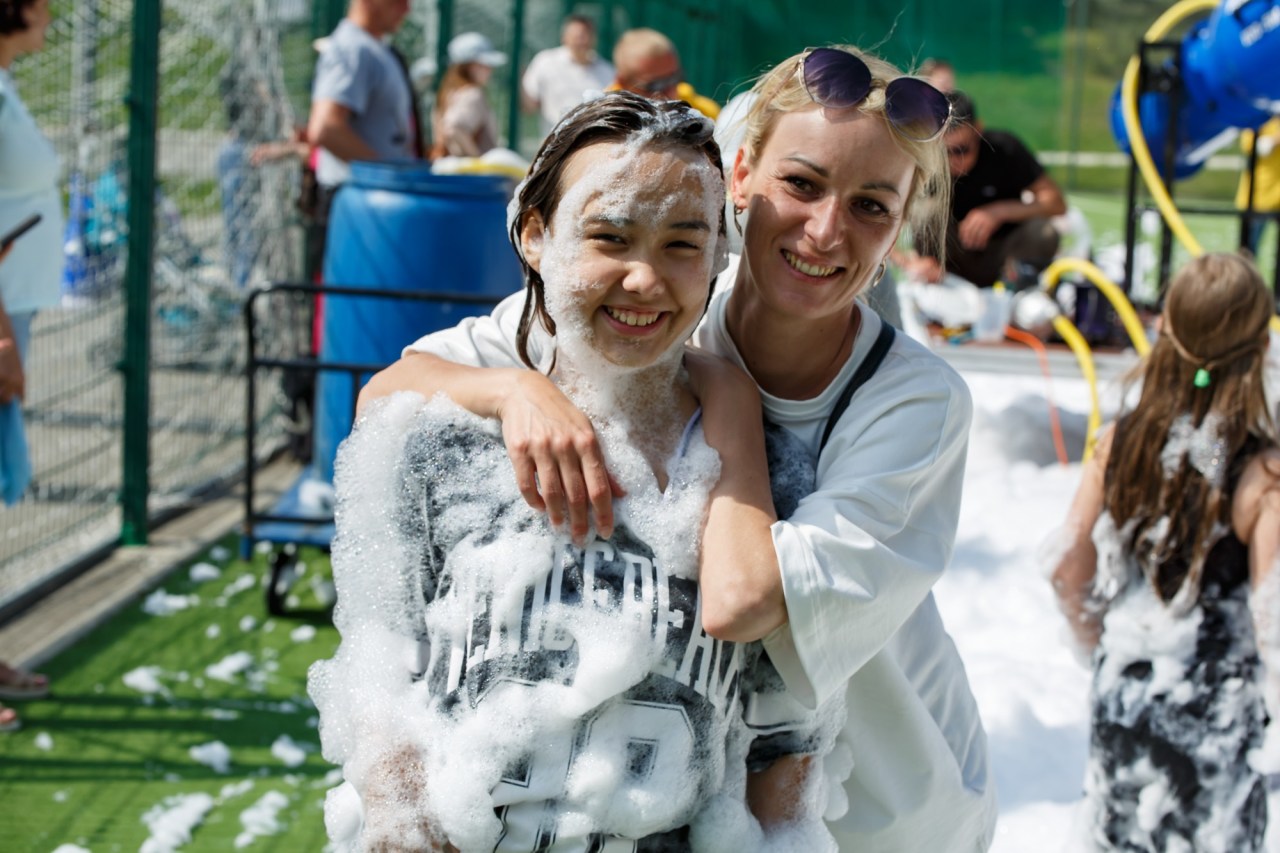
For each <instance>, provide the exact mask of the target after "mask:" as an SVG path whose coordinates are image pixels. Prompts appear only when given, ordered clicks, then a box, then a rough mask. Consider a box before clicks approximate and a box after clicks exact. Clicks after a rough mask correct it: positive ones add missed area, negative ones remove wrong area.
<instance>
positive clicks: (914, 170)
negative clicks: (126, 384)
mask: <svg viewBox="0 0 1280 853" xmlns="http://www.w3.org/2000/svg"><path fill="white" fill-rule="evenodd" d="M859 68H861V70H859ZM810 71H815V72H820V73H815V74H814V75H812V76H810V75H809V72H810ZM859 75H861V76H859ZM860 82H862V83H865V84H866V85H865V87H864V88H863V89H862V90H859V89H854V88H853V84H855V83H860ZM820 84H821V85H820ZM846 84H848V85H846ZM924 85H925V84H923V83H922V82H920V81H915V80H911V79H910V78H905V77H904V76H903V75H902V74H901V73H900V72H899V71H898V70H897V69H895V68H894V67H893V66H891V65H889V64H888V63H885V62H883V61H880V60H878V59H876V58H875V57H872V56H869V55H868V54H866V53H863V52H860V51H858V50H857V49H855V48H849V47H841V48H836V49H825V50H821V51H819V50H815V51H806V52H805V53H803V54H799V55H796V56H793V57H791V58H789V59H787V60H785V61H783V62H782V63H780V64H779V65H778V66H777V67H776V68H774V69H773V70H772V71H770V72H769V73H767V74H766V75H764V77H762V78H761V79H760V80H759V81H757V83H756V84H755V86H754V89H753V91H754V92H755V94H756V97H755V99H754V104H753V105H752V108H751V111H750V113H749V115H748V118H747V127H746V133H745V141H744V145H743V147H742V149H741V151H740V152H739V155H738V157H737V159H736V161H735V163H734V164H733V168H732V171H731V180H732V183H731V200H732V202H733V204H734V207H735V209H736V210H739V211H742V212H744V213H745V214H746V217H745V223H744V229H745V230H744V233H743V244H744V249H743V253H742V256H741V259H740V261H739V262H738V263H737V264H736V266H735V265H733V264H732V263H731V265H730V268H729V269H727V270H726V271H725V272H724V273H723V274H722V275H721V276H720V279H719V280H718V282H717V287H716V293H715V295H714V297H713V298H712V302H711V306H710V308H709V309H708V312H707V316H706V317H705V318H704V320H703V321H702V323H701V325H700V327H699V329H698V332H697V333H696V334H695V336H694V342H695V343H696V344H698V345H699V346H701V347H705V348H706V349H708V350H710V351H711V352H713V353H717V354H720V355H723V356H725V357H726V358H728V359H729V360H730V361H732V362H734V363H735V364H736V365H738V366H739V367H741V368H743V369H745V370H746V371H747V373H748V374H750V377H751V378H752V379H754V383H751V382H750V381H744V378H743V377H741V376H733V375H723V376H720V377H719V378H718V379H717V380H716V381H717V384H718V385H719V386H720V387H722V388H724V389H725V390H726V391H731V392H732V394H725V395H724V396H722V397H718V398H717V399H716V400H713V401H711V402H707V401H704V412H703V427H704V429H705V431H706V435H707V439H708V441H709V443H711V445H712V446H713V447H715V448H716V449H717V450H718V451H719V453H720V454H721V457H722V459H723V460H724V464H723V466H722V476H721V478H720V480H719V482H718V483H717V485H716V488H715V490H714V491H713V493H712V494H713V497H712V503H711V512H710V514H709V518H708V521H707V525H706V529H705V533H704V538H703V551H702V574H701V584H702V590H703V608H704V609H703V624H704V625H706V626H707V629H708V631H709V632H710V633H711V634H712V635H714V636H717V637H721V638H725V639H734V640H753V639H760V638H763V640H764V644H765V648H766V649H767V650H768V652H769V656H770V658H771V660H772V661H773V663H774V665H775V666H777V668H778V670H779V671H780V672H781V674H782V676H783V678H784V679H785V681H786V684H787V686H788V688H790V690H791V691H793V693H795V694H796V695H798V696H801V697H803V699H804V700H806V701H808V702H810V703H815V704H816V703H820V702H822V701H824V700H826V699H827V698H828V697H831V696H833V695H837V694H843V695H845V697H846V701H847V704H848V711H849V713H848V722H847V724H846V726H845V727H844V729H843V730H842V732H841V735H840V740H839V743H838V744H837V750H836V752H834V753H833V755H832V759H833V760H830V761H828V770H829V772H831V773H833V774H834V775H837V776H843V777H847V778H846V780H845V782H844V786H843V791H844V794H845V796H846V798H847V805H846V804H841V803H836V802H833V803H832V805H831V806H830V807H829V809H828V814H827V818H828V826H829V827H830V828H831V831H832V833H833V834H834V835H835V837H836V838H837V840H838V841H839V843H840V847H841V849H842V850H849V851H859V852H860V853H862V851H903V850H913V851H914V850H946V851H957V853H968V851H976V850H984V849H986V847H987V846H988V845H989V844H990V839H991V836H992V832H993V830H994V825H995V815H996V810H995V801H994V786H993V785H992V784H991V780H990V778H989V776H988V769H987V752H986V738H985V734H984V732H983V730H982V725H981V722H980V720H979V717H978V711H977V706H976V703H975V702H974V699H973V696H972V694H971V692H970V689H969V685H968V681H967V678H966V676H965V673H964V668H963V665H962V663H961V661H960V658H959V655H958V653H957V652H956V649H955V646H954V644H953V643H952V641H951V639H950V637H948V636H947V633H946V631H945V629H944V628H943V625H942V621H941V618H940V617H939V614H938V611H937V608H936V606H935V604H934V601H933V598H932V595H931V592H930V590H931V587H932V586H933V584H934V582H935V581H936V580H937V579H938V578H939V576H940V575H941V573H942V571H943V570H944V568H945V566H946V564H947V561H948V560H949V559H950V557H951V552H952V548H953V546H954V542H955V531H956V523H957V518H958V513H959V504H960V493H961V484H962V480H963V476H964V462H965V453H966V449H967V442H968V431H969V422H970V418H971V414H972V405H971V402H970V399H969V393H968V389H967V387H966V386H965V384H964V382H963V380H962V379H961V378H960V377H959V376H958V375H957V374H956V373H955V372H954V371H953V370H952V369H951V368H949V367H948V366H947V365H946V364H945V363H944V362H943V361H942V360H941V359H939V358H937V357H936V356H934V355H933V354H932V353H930V352H929V351H928V350H927V349H925V348H924V347H922V346H919V345H918V344H916V343H915V342H913V341H911V340H910V339H909V338H907V337H906V336H905V335H898V336H897V337H896V338H895V339H894V340H893V343H892V346H891V347H890V348H889V350H888V353H887V355H886V356H885V358H884V360H883V362H882V363H881V364H880V366H879V368H878V369H877V370H876V371H875V373H874V374H873V375H872V376H871V377H870V379H868V380H867V382H866V383H865V384H864V385H863V386H862V387H861V388H860V389H859V390H858V391H857V393H856V394H855V395H854V396H853V398H852V402H851V403H850V405H849V406H848V409H847V410H846V411H845V412H844V413H843V414H842V415H840V416H839V417H838V419H836V421H835V423H834V427H833V430H832V432H831V435H830V438H829V440H828V441H827V442H826V444H825V445H823V444H822V434H823V431H824V429H825V428H826V426H827V423H828V420H829V419H830V418H831V415H832V412H833V410H834V409H835V407H836V404H837V400H838V398H839V397H840V395H841V392H842V391H843V389H844V388H845V387H846V385H847V384H848V383H849V382H850V379H851V378H852V377H853V376H854V375H855V373H856V372H857V371H858V369H859V367H860V366H861V365H862V364H863V363H864V362H865V361H866V360H867V357H868V355H869V354H870V353H871V352H872V349H873V345H874V342H875V341H876V339H877V336H878V334H879V333H880V330H881V320H880V318H879V317H878V316H877V315H876V314H875V312H873V311H871V310H870V309H868V308H866V307H864V306H861V305H859V303H858V302H857V301H856V299H855V298H856V297H857V296H858V294H859V293H861V292H862V291H864V290H866V289H867V288H869V287H872V286H874V284H875V283H876V281H877V280H878V273H879V271H880V270H881V269H883V267H884V264H885V262H886V258H887V257H888V254H889V251H890V249H891V248H892V247H893V245H894V241H895V240H896V239H897V237H898V234H899V232H900V230H901V228H902V226H903V225H904V223H906V222H908V221H910V222H911V223H912V227H913V228H914V229H916V231H917V233H941V231H942V230H943V229H944V227H945V217H946V211H947V209H948V205H947V203H946V197H945V194H946V192H947V188H948V187H949V186H950V181H949V179H948V176H947V172H946V168H947V167H946V151H945V149H944V147H943V143H942V141H941V139H940V134H941V132H942V130H944V129H945V124H946V121H947V120H948V115H949V114H948V112H947V108H946V102H945V100H944V101H943V104H942V108H943V112H942V115H941V116H940V117H939V116H938V114H937V112H936V111H930V110H929V109H926V108H927V107H929V106H930V105H934V106H936V100H935V99H936V98H941V97H942V96H941V95H940V94H939V93H937V92H936V90H933V89H931V88H930V87H926V88H925V89H920V88H918V86H924ZM842 87H843V88H844V89H845V91H846V93H852V95H853V96H857V95H858V94H859V91H862V93H863V95H864V96H863V97H846V98H843V99H837V98H836V97H833V96H834V95H838V94H840V91H839V90H840V89H841V88H842ZM890 87H893V89H892V90H891V89H890ZM891 92H892V94H893V97H892V98H886V95H887V94H890V93H891ZM899 96H901V97H899ZM818 98H821V100H822V101H823V103H820V102H819V100H818ZM833 103H836V104H839V103H844V104H845V105H844V106H840V105H835V106H832V105H830V104H833ZM912 107H921V108H922V109H921V110H920V111H919V114H918V116H917V117H918V118H919V119H920V121H919V122H918V123H917V124H918V126H913V125H912V123H911V121H910V119H911V112H912V110H911V108H912ZM904 116H905V118H904ZM517 309H518V305H517V304H516V303H515V302H513V301H511V300H508V302H507V303H506V304H504V305H503V306H500V307H499V308H498V309H497V310H496V311H495V312H494V314H493V315H491V316H489V317H486V318H480V319H477V320H474V321H467V322H464V323H463V324H461V325H460V326H458V327H457V328H455V329H452V330H449V331H446V332H442V333H439V334H436V335H431V336H428V337H426V338H424V339H422V340H420V341H418V342H417V343H415V344H414V345H413V346H412V347H411V348H410V349H409V350H407V351H406V354H405V357H404V358H402V359H401V360H400V361H399V362H397V364H395V365H393V366H392V367H391V368H389V369H388V370H387V371H385V372H384V373H382V374H380V375H379V376H377V377H375V379H374V380H373V381H372V382H371V383H370V384H369V386H367V388H366V391H365V397H366V399H369V398H372V397H376V396H378V395H380V394H386V393H390V392H391V391H393V390H395V389H397V388H416V389H419V390H421V391H422V392H424V393H434V392H435V391H436V390H444V391H446V392H447V393H448V394H449V395H450V396H451V397H452V398H453V399H455V400H457V401H458V402H459V403H460V404H461V405H463V406H464V407H466V408H468V409H471V410H473V411H476V412H478V413H482V414H486V415H493V416H497V417H501V418H502V419H503V425H504V426H503V428H504V432H505V435H506V438H507V448H508V451H509V452H510V455H511V458H512V461H513V464H514V467H515V470H516V474H517V479H518V480H519V481H520V483H521V485H522V490H523V493H524V495H525V497H526V500H528V501H529V502H530V503H531V504H532V505H534V506H538V507H545V508H546V511H547V512H548V514H549V515H550V517H551V518H552V520H553V521H554V522H556V523H561V522H562V521H564V520H566V519H567V520H568V523H569V526H570V529H571V530H572V532H573V533H574V535H576V536H583V535H585V534H586V532H587V530H588V522H589V521H592V520H593V521H594V525H595V529H596V530H597V531H600V532H603V533H605V534H607V532H608V531H609V530H610V529H611V528H612V525H613V515H612V508H611V505H610V498H611V497H612V496H614V495H616V494H618V489H617V488H616V487H615V486H616V484H614V483H611V482H610V479H609V471H608V468H607V466H606V464H605V461H604V459H603V457H602V455H601V453H600V451H599V445H598V438H597V436H595V435H594V433H593V431H592V429H591V424H590V423H589V422H588V420H587V419H586V418H585V417H584V416H583V415H582V413H580V412H578V411H576V410H575V408H574V407H573V406H572V404H571V403H570V402H569V401H567V400H566V399H565V397H564V395H563V394H561V393H559V392H558V391H557V390H556V389H555V388H554V387H552V386H551V384H550V383H548V382H546V381H545V380H543V379H539V378H537V377H535V376H533V375H530V374H528V373H527V372H525V371H513V370H511V369H510V366H511V365H512V364H514V363H515V359H516V356H515V354H514V348H513V341H514V340H515V334H516V326H517V321H518V310H517ZM445 359H448V361H445ZM476 367H481V368H489V369H487V370H477V369H476ZM723 373H724V371H721V374H723ZM753 384H754V385H757V386H758V389H759V391H758V393H759V397H760V400H761V402H762V404H763V409H764V412H765V414H766V415H767V416H768V418H769V419H770V420H771V421H772V422H773V423H774V424H777V425H778V426H780V427H782V428H783V429H784V430H786V431H787V432H789V433H790V434H791V435H793V436H794V437H796V438H797V439H799V440H800V441H801V442H803V443H804V445H805V446H806V447H807V449H808V453H809V454H810V458H811V459H812V460H813V462H814V464H815V465H816V471H817V483H816V488H814V489H813V491H812V493H810V494H808V495H807V496H805V497H804V498H803V500H801V501H800V502H799V505H798V507H796V508H795V510H794V511H791V512H783V511H781V510H780V508H777V507H775V506H774V505H773V504H772V503H771V502H770V500H769V494H768V485H767V483H766V482H765V481H766V471H765V468H764V451H763V450H762V444H763V439H762V437H761V429H760V427H759V424H758V423H757V419H756V418H755V416H754V414H753V413H754V411H755V408H754V407H755V405H756V403H755V401H754V399H753V398H754V397H755V390H754V389H753V388H752V385H753ZM722 402H723V403H725V404H726V405H723V406H721V403H722ZM838 756H843V758H844V760H845V761H846V763H845V764H844V765H843V766H837V764H836V762H835V761H834V759H835V758H836V757H838ZM850 758H851V759H852V761H851V765H852V770H851V771H850V762H849V761H848V760H849V759H850Z"/></svg>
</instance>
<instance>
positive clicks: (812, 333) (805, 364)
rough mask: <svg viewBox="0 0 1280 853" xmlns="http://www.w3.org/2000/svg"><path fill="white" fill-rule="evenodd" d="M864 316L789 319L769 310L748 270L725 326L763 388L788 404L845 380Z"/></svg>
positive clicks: (735, 293) (740, 279)
mask: <svg viewBox="0 0 1280 853" xmlns="http://www.w3.org/2000/svg"><path fill="white" fill-rule="evenodd" d="M861 320H862V315H861V312H860V311H859V310H858V306H857V304H856V303H855V304H854V305H852V306H850V309H849V313H847V314H835V315H832V316H830V317H823V318H820V319H817V320H810V319H805V318H801V317H790V316H786V315H783V314H780V313H778V312H777V311H774V310H772V309H770V308H769V307H768V306H767V305H766V304H765V302H764V300H763V299H762V298H761V297H760V292H759V289H758V288H757V286H756V285H755V284H754V283H753V282H752V281H751V280H750V278H749V277H748V275H747V273H746V269H745V267H744V268H743V269H741V270H739V273H738V280H737V282H736V283H735V284H734V287H733V292H732V293H730V294H729V304H728V306H727V310H726V314H725V323H726V326H727V328H728V332H729V336H730V337H731V338H732V339H733V343H734V345H735V346H736V347H737V348H738V352H739V353H740V354H741V355H742V360H743V361H744V362H745V363H746V366H747V371H748V372H749V373H750V374H751V376H752V378H754V379H755V380H756V384H757V385H759V386H760V388H761V389H762V390H764V391H766V392H768V393H769V394H772V395H773V396H775V397H779V398H781V399H784V400H809V399H812V398H813V397H816V396H818V395H819V394H821V393H822V392H823V391H824V390H826V388H827V387H828V386H829V385H830V384H831V383H832V382H833V381H835V378H836V377H837V376H839V375H840V370H841V368H843V367H844V365H845V363H846V362H847V361H848V360H849V355H850V354H851V353H852V352H853V343H854V340H855V339H856V338H857V335H858V330H859V328H860V327H861Z"/></svg>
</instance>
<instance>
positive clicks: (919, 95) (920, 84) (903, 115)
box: [884, 77, 951, 141]
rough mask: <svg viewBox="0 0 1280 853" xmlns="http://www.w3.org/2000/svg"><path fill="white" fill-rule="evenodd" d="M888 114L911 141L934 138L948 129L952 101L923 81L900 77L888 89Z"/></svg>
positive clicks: (890, 119)
mask: <svg viewBox="0 0 1280 853" xmlns="http://www.w3.org/2000/svg"><path fill="white" fill-rule="evenodd" d="M884 99H885V105H884V107H885V114H886V115H887V116H888V117H889V121H890V122H892V123H893V126H894V127H896V128H897V129H898V132H899V133H901V134H902V135H903V136H905V137H907V138H908V139H915V140H920V141H923V140H928V139H933V138H934V137H935V136H937V135H938V134H939V133H941V132H942V131H943V130H944V129H946V126H947V119H948V118H950V117H951V102H950V101H948V100H947V96H946V95H944V94H942V93H941V92H939V91H938V90H937V89H935V88H933V87H932V86H930V85H929V84H928V83H926V82H924V81H923V80H916V79H914V78H912V77H899V78H898V79H896V80H893V81H891V82H890V83H889V85H888V86H886V87H885V90H884Z"/></svg>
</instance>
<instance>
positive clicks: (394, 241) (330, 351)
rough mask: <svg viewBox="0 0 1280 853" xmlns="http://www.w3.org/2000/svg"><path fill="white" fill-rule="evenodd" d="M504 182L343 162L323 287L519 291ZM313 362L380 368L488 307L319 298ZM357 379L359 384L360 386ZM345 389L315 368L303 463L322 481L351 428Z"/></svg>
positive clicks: (349, 385) (350, 392) (496, 294)
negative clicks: (308, 451) (347, 173)
mask: <svg viewBox="0 0 1280 853" xmlns="http://www.w3.org/2000/svg"><path fill="white" fill-rule="evenodd" d="M510 186H511V184H510V180H509V179H508V178H505V177H502V176H496V175H436V174H433V173H432V172H431V169H430V167H429V166H426V165H424V164H405V165H397V164H386V163H353V164H352V169H351V179H350V180H349V181H348V182H347V183H346V184H344V185H343V187H342V188H341V189H340V190H339V191H338V193H337V195H336V197H335V198H334V200H333V208H332V210H331V213H330V217H329V233H328V240H327V243H326V248H325V259H324V282H325V284H326V285H341V286H346V287H367V288H371V289H390V290H404V291H406V292H407V291H418V292H424V293H442V294H444V293H455V294H456V293H466V294H471V295H477V296H489V297H492V298H493V301H494V302H497V301H498V300H500V299H501V298H502V297H504V296H507V295H508V294H511V293H513V292H514V291H516V290H518V289H519V288H520V287H521V286H522V281H523V280H522V277H521V272H520V265H519V263H518V261H517V260H516V255H515V251H514V250H513V249H512V248H511V244H510V242H509V241H508V239H507V224H506V219H507V212H506V211H507V199H508V196H509V195H510ZM322 310H323V321H322V323H321V342H320V363H321V364H322V365H324V364H389V363H391V362H392V361H395V360H396V359H397V358H399V356H400V351H401V350H402V349H403V348H404V347H405V346H406V345H407V344H410V343H412V342H413V341H414V340H416V339H417V338H418V337H419V336H421V335H424V334H426V333H427V332H431V331H435V330H437V329H444V328H448V327H450V326H454V325H456V324H457V323H458V322H459V321H460V320H462V319H463V318H464V317H467V316H471V315H475V314H483V313H485V312H486V311H487V310H488V308H487V306H485V305H475V304H467V303H459V302H440V301H437V302H420V301H416V300H409V299H387V298H381V297H373V296H340V295H334V294H326V295H325V297H324V305H323V309H322ZM367 379H368V377H367V376H362V377H360V384H363V383H364V382H365V381H367ZM355 393H356V391H355V387H354V383H353V382H352V380H351V379H350V378H349V377H348V376H347V375H344V374H342V373H339V372H336V371H331V370H324V371H321V373H320V375H319V377H318V379H317V381H316V400H317V404H316V421H315V432H314V438H315V444H314V457H313V464H314V466H315V468H316V473H317V475H318V476H320V477H321V478H323V479H325V480H327V481H332V479H333V459H334V454H335V453H336V452H337V448H338V444H339V443H340V442H341V441H342V439H343V438H345V437H346V435H347V433H348V432H350V430H351V423H352V415H353V412H354V408H355Z"/></svg>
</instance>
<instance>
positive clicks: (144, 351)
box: [120, 0, 161, 545]
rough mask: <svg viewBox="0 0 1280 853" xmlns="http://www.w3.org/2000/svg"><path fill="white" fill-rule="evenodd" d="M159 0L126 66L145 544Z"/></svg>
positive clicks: (141, 536)
mask: <svg viewBox="0 0 1280 853" xmlns="http://www.w3.org/2000/svg"><path fill="white" fill-rule="evenodd" d="M160 4H161V0H135V2H134V4H133V8H134V15H133V48H132V52H133V55H132V58H131V60H130V67H129V94H128V95H127V96H126V103H127V105H128V108H129V213H128V221H129V259H128V262H127V265H126V267H125V329H124V362H123V363H122V364H121V370H122V371H123V373H124V460H123V464H124V471H123V475H122V488H121V494H120V501H121V504H122V525H121V531H120V538H121V540H122V541H123V542H124V544H125V545H145V544H146V543H147V496H148V493H149V491H150V485H149V480H148V475H147V468H148V466H149V465H150V463H151V447H150V438H151V369H150V353H151V272H152V261H153V258H152V256H153V255H154V248H155V198H156V107H157V103H158V94H159V88H158V79H159V74H160Z"/></svg>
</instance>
